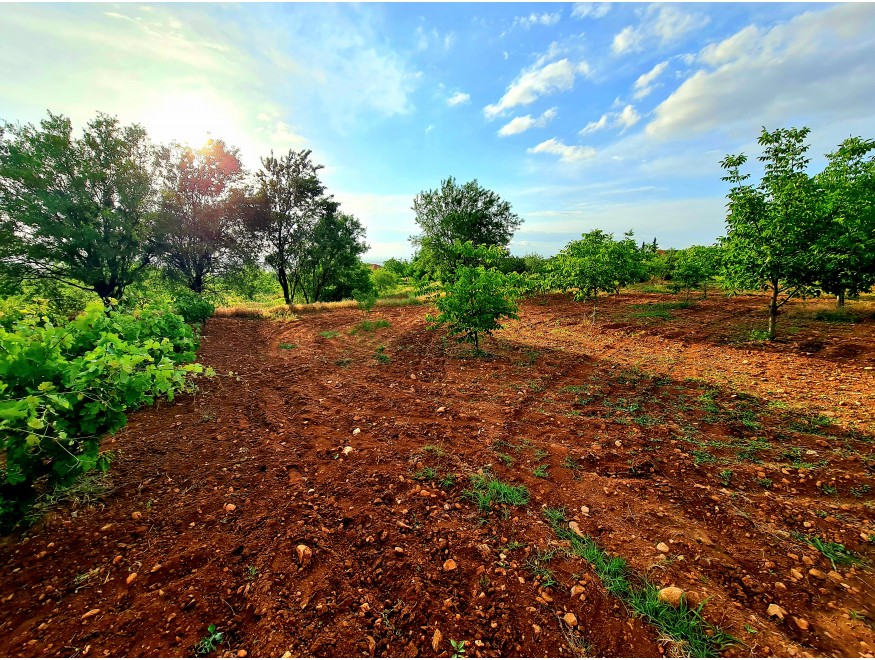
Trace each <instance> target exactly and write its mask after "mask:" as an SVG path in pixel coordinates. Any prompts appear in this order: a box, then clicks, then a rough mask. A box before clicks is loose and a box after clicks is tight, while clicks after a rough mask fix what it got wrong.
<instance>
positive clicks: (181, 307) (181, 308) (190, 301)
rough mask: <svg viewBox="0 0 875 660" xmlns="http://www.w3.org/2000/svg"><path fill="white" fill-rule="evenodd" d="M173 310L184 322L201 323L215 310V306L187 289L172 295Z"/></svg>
mask: <svg viewBox="0 0 875 660" xmlns="http://www.w3.org/2000/svg"><path fill="white" fill-rule="evenodd" d="M173 297H174V300H175V303H174V306H173V309H174V311H175V312H176V313H177V314H179V315H180V316H181V317H182V318H183V319H184V320H185V322H186V323H203V322H204V321H206V320H207V319H208V318H210V317H211V316H212V315H213V314H214V313H215V311H216V306H215V305H214V304H213V303H211V302H210V301H209V300H207V299H206V298H205V297H204V296H202V295H201V294H199V293H195V292H194V291H189V290H187V289H185V290H182V291H179V292H178V293H176V294H175V295H174V296H173Z"/></svg>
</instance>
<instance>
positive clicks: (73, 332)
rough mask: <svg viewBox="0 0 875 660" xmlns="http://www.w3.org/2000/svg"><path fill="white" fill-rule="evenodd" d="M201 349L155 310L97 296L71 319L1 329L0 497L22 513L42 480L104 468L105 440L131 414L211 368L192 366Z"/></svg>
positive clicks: (64, 480) (187, 331)
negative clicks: (131, 309)
mask: <svg viewBox="0 0 875 660" xmlns="http://www.w3.org/2000/svg"><path fill="white" fill-rule="evenodd" d="M196 348H197V341H196V339H195V337H194V335H193V332H192V329H191V327H190V326H189V325H187V324H186V323H185V321H184V320H183V319H182V318H181V317H180V316H178V315H176V314H173V313H171V312H170V310H169V309H167V308H166V307H157V306H156V307H150V308H146V309H143V310H139V311H138V312H136V313H135V314H123V313H121V312H109V313H107V312H106V310H105V309H104V307H103V305H102V304H101V303H100V302H95V303H92V304H89V305H88V306H87V307H86V309H85V311H84V312H83V313H82V314H80V315H79V316H77V317H76V318H75V319H74V320H72V321H68V322H66V323H62V324H55V323H53V322H52V321H50V320H49V319H48V318H46V317H39V316H36V315H33V314H24V315H23V316H22V317H21V318H19V319H17V320H15V321H14V322H13V323H12V324H11V326H8V327H0V431H2V434H3V445H2V449H3V453H4V455H5V459H6V460H5V463H6V466H5V472H4V473H0V474H2V478H3V484H0V493H3V494H5V497H6V498H7V499H10V500H13V501H16V502H18V503H19V504H20V505H21V508H22V510H23V509H24V508H25V507H26V506H27V504H28V503H29V501H30V500H32V498H33V496H34V495H35V492H34V490H33V485H34V483H35V482H36V481H37V480H38V479H40V478H42V477H46V478H47V480H48V486H49V487H50V488H51V487H54V486H57V485H61V486H64V485H69V484H70V483H72V482H73V481H74V480H76V478H77V477H79V475H81V474H83V473H86V472H88V471H90V470H93V469H95V468H97V469H99V470H102V471H106V469H107V467H108V464H109V457H108V455H107V454H104V453H101V452H100V441H101V439H102V437H103V436H104V435H105V434H106V433H112V432H114V431H116V430H118V429H119V428H121V427H122V426H124V424H125V422H126V416H125V411H127V410H129V409H133V408H137V407H140V406H142V405H151V404H152V403H153V402H154V401H155V399H156V398H158V397H162V396H166V397H167V398H168V399H172V398H173V396H174V394H175V393H176V392H178V391H184V390H186V389H187V388H188V387H189V382H188V379H187V376H188V375H189V374H191V373H201V372H202V371H203V368H202V367H201V366H200V365H198V364H185V363H188V362H190V361H191V360H193V359H194V351H195V349H196Z"/></svg>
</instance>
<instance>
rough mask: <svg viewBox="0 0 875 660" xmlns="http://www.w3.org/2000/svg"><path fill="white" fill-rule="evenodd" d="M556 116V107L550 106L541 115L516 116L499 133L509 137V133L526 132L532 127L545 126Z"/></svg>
mask: <svg viewBox="0 0 875 660" xmlns="http://www.w3.org/2000/svg"><path fill="white" fill-rule="evenodd" d="M555 117H556V108H550V109H549V110H547V111H545V112H544V113H543V114H542V115H541V116H540V117H537V118H535V117H532V115H526V116H524V117H514V118H513V119H511V120H510V121H509V122H508V123H506V124H505V125H504V126H502V127H501V128H500V129H499V130H498V135H500V136H501V137H507V136H508V135H518V134H520V133H525V132H526V131H527V130H529V129H530V128H543V127H544V126H546V125H547V124H549V123H550V122H551V121H552V120H553V119H554V118H555Z"/></svg>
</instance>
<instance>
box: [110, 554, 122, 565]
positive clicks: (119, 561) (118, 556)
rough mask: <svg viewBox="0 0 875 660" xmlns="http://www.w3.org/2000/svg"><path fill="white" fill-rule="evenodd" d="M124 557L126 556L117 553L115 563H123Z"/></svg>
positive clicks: (113, 561)
mask: <svg viewBox="0 0 875 660" xmlns="http://www.w3.org/2000/svg"><path fill="white" fill-rule="evenodd" d="M122 559H124V557H122V556H121V555H116V556H115V558H114V559H113V560H112V563H113V564H121V563H122Z"/></svg>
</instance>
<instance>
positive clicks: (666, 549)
mask: <svg viewBox="0 0 875 660" xmlns="http://www.w3.org/2000/svg"><path fill="white" fill-rule="evenodd" d="M656 549H657V550H659V551H660V552H669V551H670V550H671V548H669V547H668V544H666V543H657V544H656Z"/></svg>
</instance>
